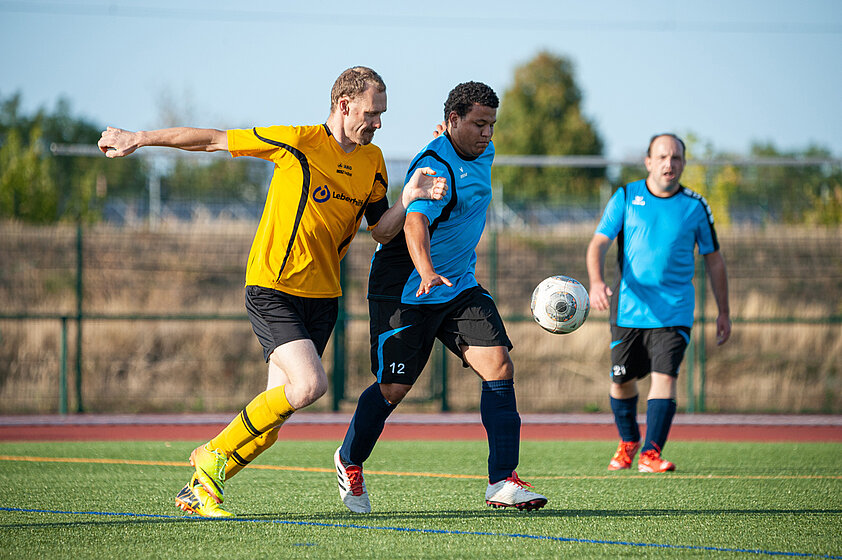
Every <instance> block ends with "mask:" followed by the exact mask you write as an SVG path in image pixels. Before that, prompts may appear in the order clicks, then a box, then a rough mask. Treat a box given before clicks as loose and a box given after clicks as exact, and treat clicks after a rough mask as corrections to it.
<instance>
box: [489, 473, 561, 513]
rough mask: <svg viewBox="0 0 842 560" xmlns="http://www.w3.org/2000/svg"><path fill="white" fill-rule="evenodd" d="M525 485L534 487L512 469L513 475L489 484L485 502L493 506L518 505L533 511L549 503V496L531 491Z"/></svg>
mask: <svg viewBox="0 0 842 560" xmlns="http://www.w3.org/2000/svg"><path fill="white" fill-rule="evenodd" d="M525 486H528V487H529V488H532V485H531V484H529V483H528V482H524V481H522V480H521V479H520V478H518V476H517V473H516V472H514V471H512V476H510V477H509V478H507V479H505V480H501V481H500V482H497V483H495V484H489V485H488V488H487V489H486V490H485V503H486V504H488V505H490V506H491V507H494V508H498V507H516V508H517V509H519V510H521V511H522V510H526V511H531V510H533V509H541V508H542V507H544V506H545V505H547V498H546V497H545V496H542V495H541V494H536V493H535V492H530V491H529V490H527V489H526V488H524V487H525Z"/></svg>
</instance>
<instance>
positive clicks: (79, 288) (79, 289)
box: [76, 221, 85, 412]
mask: <svg viewBox="0 0 842 560" xmlns="http://www.w3.org/2000/svg"><path fill="white" fill-rule="evenodd" d="M82 255H83V242H82V222H81V221H79V223H77V224H76V412H84V411H85V407H84V405H83V403H82V295H83V293H84V286H83V284H82V271H83V266H82Z"/></svg>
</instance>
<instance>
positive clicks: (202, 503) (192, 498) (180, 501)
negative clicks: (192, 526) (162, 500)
mask: <svg viewBox="0 0 842 560" xmlns="http://www.w3.org/2000/svg"><path fill="white" fill-rule="evenodd" d="M175 505H176V506H177V507H178V508H179V509H181V510H183V511H186V512H188V513H195V514H196V515H201V516H202V517H234V514H233V513H231V512H230V511H225V510H224V509H222V506H220V505H219V504H218V503H217V502H216V500H214V499H213V498H212V497H211V495H210V494H208V493H207V492H206V491H205V489H204V487H203V486H202V485H201V483H199V480H198V478H196V475H195V474H194V475H193V478H191V479H190V482H188V483H187V484H185V485H184V488H182V489H181V492H179V493H178V494H177V495H176V497H175Z"/></svg>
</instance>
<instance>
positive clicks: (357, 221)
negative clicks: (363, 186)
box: [336, 193, 371, 255]
mask: <svg viewBox="0 0 842 560" xmlns="http://www.w3.org/2000/svg"><path fill="white" fill-rule="evenodd" d="M370 198H371V193H368V196H367V197H365V202H363V206H362V208H360V211H359V212H357V217H356V218H355V219H354V231H352V232H351V235H349V236H348V237H346V238H345V239H343V240H342V243H340V244H339V247H337V248H336V252H337V253H339V254H340V255H341V254H342V249H344V248H345V246H346V245H347V244H348V243H350V242H351V240H352V239H354V234H355V233H356V231H357V229H359V227H360V222H361V221H362V219H363V214H365V208H366V206H368V200H369V199H370Z"/></svg>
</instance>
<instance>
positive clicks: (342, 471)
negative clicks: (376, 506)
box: [333, 449, 371, 513]
mask: <svg viewBox="0 0 842 560" xmlns="http://www.w3.org/2000/svg"><path fill="white" fill-rule="evenodd" d="M333 464H334V465H336V478H337V480H338V481H339V497H340V498H342V503H343V504H345V507H347V508H348V509H350V510H351V511H353V512H354V513H369V512H371V502H370V501H369V500H368V492H367V491H366V489H365V479H364V478H363V469H362V467H358V466H357V465H348V464H346V463H345V462H344V461H342V458H341V457H340V456H339V449H337V450H336V453H334V454H333Z"/></svg>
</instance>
